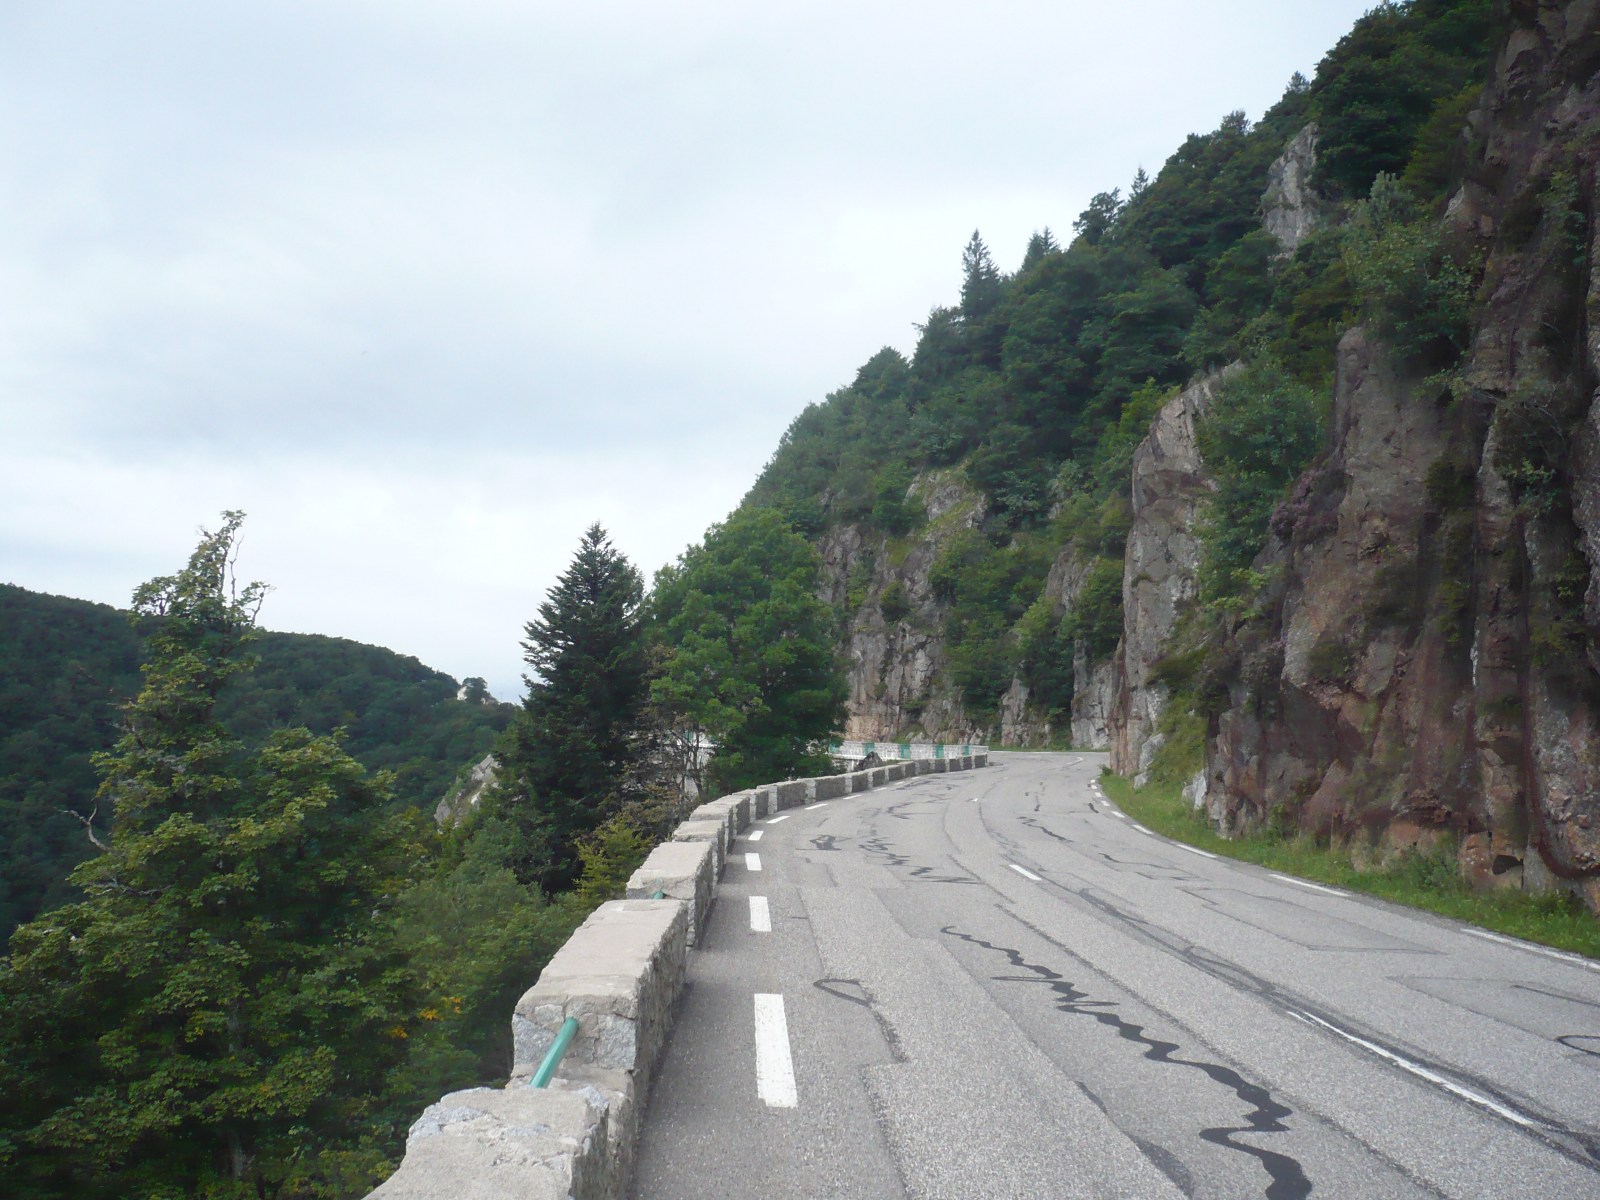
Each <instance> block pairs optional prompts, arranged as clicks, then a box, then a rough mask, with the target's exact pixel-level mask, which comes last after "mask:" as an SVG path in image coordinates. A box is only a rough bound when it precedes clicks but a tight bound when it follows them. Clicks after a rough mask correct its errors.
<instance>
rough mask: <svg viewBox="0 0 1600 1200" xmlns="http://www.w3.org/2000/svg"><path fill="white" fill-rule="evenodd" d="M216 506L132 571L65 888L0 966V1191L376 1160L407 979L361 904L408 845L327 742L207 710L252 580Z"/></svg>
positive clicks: (381, 928)
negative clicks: (138, 574) (194, 539)
mask: <svg viewBox="0 0 1600 1200" xmlns="http://www.w3.org/2000/svg"><path fill="white" fill-rule="evenodd" d="M240 519H241V515H240V514H238V513H229V514H227V515H226V520H225V523H224V524H223V526H222V528H221V529H220V530H218V531H217V532H215V533H211V534H206V535H205V536H204V538H203V540H202V541H201V543H200V545H199V547H198V548H197V549H196V550H195V552H194V554H193V556H192V557H191V558H190V560H189V564H188V566H187V567H186V568H185V569H184V570H183V571H181V572H179V573H178V574H177V575H174V576H170V577H164V578H160V579H155V580H152V581H151V582H150V583H148V584H145V585H144V586H143V587H141V588H140V589H139V590H138V592H137V593H136V594H135V597H134V608H135V613H136V616H138V617H140V618H142V619H144V620H145V621H146V622H147V623H148V624H149V625H150V626H151V632H150V636H149V640H148V647H149V648H148V652H147V654H148V657H147V661H146V663H145V665H144V667H143V672H144V685H143V688H142V690H141V691H140V693H139V695H138V697H137V698H136V699H135V700H134V701H133V702H132V703H131V704H130V706H129V708H128V710H127V714H126V726H125V732H124V734H123V736H122V738H121V740H119V741H118V742H117V744H116V746H115V748H114V749H112V750H111V751H110V752H108V753H106V754H104V755H101V756H100V757H99V767H100V770H101V777H102V781H103V782H102V785H101V787H100V790H99V793H98V796H97V801H98V809H97V810H96V812H94V813H91V814H89V815H87V816H82V815H81V814H80V818H81V819H82V820H84V821H85V823H86V825H87V826H88V830H89V833H90V836H91V837H92V838H93V839H94V840H95V842H96V845H97V846H100V847H101V848H102V853H101V854H100V856H99V857H97V858H94V859H91V860H89V861H88V862H86V863H84V864H83V865H82V866H81V867H80V868H79V869H78V870H77V872H76V873H75V875H74V882H76V883H77V884H78V885H79V886H80V887H82V888H83V889H84V891H85V892H86V893H87V896H86V898H85V899H84V900H82V901H81V902H79V903H76V904H71V905H68V906H66V907H64V908H61V909H57V910H55V911H53V912H50V913H47V914H45V915H44V916H42V917H40V918H39V919H37V920H36V921H34V922H32V923H31V924H29V925H25V926H22V927H21V928H19V929H18V930H17V931H16V933H15V934H14V935H13V937H12V940H11V943H10V955H9V959H8V960H7V961H6V962H4V963H3V964H0V1093H3V1094H4V1095H5V1096H6V1097H7V1100H8V1103H7V1104H6V1105H5V1106H3V1115H0V1178H4V1179H6V1180H7V1191H8V1194H9V1195H12V1196H21V1197H33V1196H41V1197H42V1196H59V1195H68V1194H70V1195H73V1196H78V1197H99V1196H106V1197H111V1196H147V1197H179V1196H197V1195H204V1196H208V1197H241V1198H242V1197H246V1196H249V1197H267V1196H276V1195H302V1194H311V1193H313V1192H315V1191H317V1190H318V1189H323V1188H326V1187H328V1186H329V1185H330V1181H331V1180H332V1178H333V1177H335V1176H337V1177H339V1178H340V1179H342V1185H340V1186H343V1187H344V1188H345V1189H349V1188H350V1187H351V1186H352V1183H354V1184H356V1185H359V1184H360V1183H361V1182H362V1181H363V1180H365V1181H366V1182H367V1184H368V1185H370V1183H371V1182H372V1181H373V1180H374V1179H375V1178H376V1175H377V1173H378V1172H379V1171H380V1170H381V1168H382V1166H383V1161H382V1154H381V1152H379V1151H377V1150H375V1149H373V1148H372V1146H371V1142H370V1134H371V1130H372V1121H371V1112H372V1110H373V1108H374V1107H375V1106H376V1105H377V1104H378V1102H379V1101H378V1098H379V1097H381V1096H382V1095H383V1093H384V1091H385V1076H386V1073H387V1071H388V1070H389V1069H390V1068H391V1067H392V1066H393V1065H395V1064H396V1063H397V1062H398V1061H399V1060H400V1059H401V1058H402V1056H403V1053H404V1045H403V1039H402V1038H401V1037H399V1036H398V1035H396V1036H391V1034H392V1032H393V1031H394V1030H395V1029H398V1028H402V1026H401V1024H400V1023H401V1021H402V1020H403V1019H404V1014H405V1012H406V1011H407V1001H408V999H409V997H408V995H407V989H406V984H405V981H404V980H405V977H404V975H403V972H402V971H401V969H400V964H399V963H398V961H397V957H396V956H395V955H394V953H393V951H392V949H391V946H390V941H389V936H388V929H389V924H388V921H387V920H386V917H385V915H384V911H385V907H386V904H387V899H386V898H387V897H388V896H390V895H392V894H393V893H394V892H395V891H396V881H397V879H398V878H399V877H400V876H401V875H402V873H403V872H404V871H405V870H406V869H407V864H408V862H410V861H411V860H412V859H413V858H414V857H415V855H414V852H413V851H414V847H412V846H411V845H409V844H408V842H407V840H406V838H405V837H404V836H403V834H402V832H401V828H400V824H399V819H398V818H396V817H393V816H387V815H385V813H386V810H387V809H388V807H389V802H390V800H391V794H390V791H389V788H388V785H387V781H386V780H385V779H384V778H383V777H378V778H376V779H374V778H370V777H368V776H367V774H366V772H365V770H364V769H363V768H362V767H361V766H360V764H358V763H356V762H355V761H354V760H353V759H351V758H350V757H349V756H348V755H346V754H345V753H344V752H343V751H342V750H341V749H340V747H339V745H338V743H337V741H336V740H335V739H332V738H319V737H313V736H312V735H311V734H309V733H308V732H306V731H305V730H303V729H302V730H290V731H283V732H280V733H278V734H275V735H274V736H273V737H271V738H270V739H269V741H268V742H267V744H266V745H265V746H263V747H259V748H250V747H247V746H245V745H243V744H241V743H240V742H238V741H236V740H235V739H233V738H232V737H230V735H229V734H228V732H227V730H226V729H224V728H223V727H222V726H221V725H220V724H219V723H218V721H217V719H216V715H215V706H216V701H217V697H218V695H219V693H220V692H221V691H222V690H223V688H224V686H225V685H226V684H227V682H228V680H229V679H230V678H231V677H232V676H234V675H235V674H237V673H238V672H239V671H241V670H243V669H245V668H246V667H247V666H248V665H249V663H248V660H246V659H245V658H243V657H242V652H243V650H244V648H245V647H246V646H247V644H248V642H249V639H250V637H251V636H252V631H253V626H254V618H255V611H256V608H257V606H258V604H259V602H260V600H261V597H262V595H263V590H264V589H263V588H262V587H261V585H259V584H251V585H249V586H248V587H245V588H243V589H242V590H239V589H236V588H235V586H234V581H233V547H234V543H235V535H236V533H237V530H238V527H239V522H240ZM108 810H110V811H112V812H113V813H114V817H115V824H114V827H113V829H112V831H111V833H110V835H109V840H107V839H106V838H105V837H104V836H103V835H102V834H101V833H99V832H97V831H96V830H95V826H94V822H95V820H96V819H97V818H98V816H99V815H100V814H101V813H104V812H106V811H108ZM352 1172H353V1174H354V1176H355V1178H354V1179H352Z"/></svg>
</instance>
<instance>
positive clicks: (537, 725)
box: [494, 524, 645, 892]
mask: <svg viewBox="0 0 1600 1200" xmlns="http://www.w3.org/2000/svg"><path fill="white" fill-rule="evenodd" d="M643 600H644V583H643V581H642V580H641V578H640V576H639V572H638V571H637V570H636V569H635V568H634V567H633V565H632V564H631V563H629V562H628V560H627V559H626V558H625V557H624V556H623V555H622V554H621V553H620V552H619V551H618V550H616V548H615V547H613V546H612V545H611V541H610V539H609V538H608V537H607V536H606V531H605V530H604V529H602V528H601V527H600V526H599V525H598V524H596V525H591V526H590V527H589V529H588V530H587V531H586V532H585V533H584V535H583V539H582V541H580V542H579V544H578V550H577V553H576V554H574V555H573V558H572V565H571V566H569V567H568V568H567V570H566V571H565V572H564V573H563V574H562V576H561V578H560V579H559V580H558V581H557V582H556V586H555V587H553V588H552V589H551V590H550V594H549V596H548V597H547V598H546V599H545V602H544V603H543V604H541V605H540V606H539V615H538V616H537V617H536V618H535V619H534V620H532V621H529V622H528V624H527V627H526V633H527V637H526V639H525V640H524V641H523V643H522V649H523V659H524V661H525V662H526V663H527V664H528V666H530V667H531V668H532V672H531V673H530V674H528V675H526V676H524V682H525V683H526V684H527V685H528V694H527V696H526V697H525V698H524V699H523V702H522V710H521V711H520V712H519V713H518V714H517V717H516V719H515V720H514V721H513V722H512V724H511V727H510V728H509V729H508V730H507V731H506V735H505V737H504V738H503V739H502V741H501V744H500V747H499V750H498V751H497V754H498V757H499V759H500V774H499V781H500V782H499V797H498V799H497V800H496V801H495V802H494V803H495V807H497V808H498V809H499V811H500V812H501V814H502V815H504V816H506V817H508V818H509V819H510V820H511V821H512V824H513V825H514V826H515V827H516V829H517V830H518V833H519V843H520V845H519V847H518V849H517V851H516V857H515V861H514V862H513V864H512V865H513V866H514V867H515V868H516V870H517V873H518V875H519V877H521V878H522V879H523V880H524V882H537V883H538V884H539V885H540V886H541V887H543V888H544V889H545V890H546V891H549V892H555V891H560V890H562V889H564V888H566V887H569V886H571V884H572V883H573V881H574V880H576V879H577V877H578V873H579V870H580V863H579V859H578V853H577V842H578V839H580V838H581V837H582V836H583V835H584V834H586V833H589V832H590V831H591V830H593V829H594V828H595V827H596V826H597V825H599V824H600V822H601V821H602V820H604V819H605V817H606V816H607V815H609V812H610V810H611V809H612V808H613V807H615V805H616V803H617V802H618V801H619V800H620V799H622V798H623V792H624V790H625V787H624V782H623V781H624V778H625V776H626V775H627V772H628V767H629V757H630V748H631V744H632V741H633V737H634V734H635V732H636V731H637V729H638V725H639V711H640V708H641V706H642V705H643V702H644V696H645V656H644V642H643V630H642V626H641V619H640V606H641V604H642V603H643Z"/></svg>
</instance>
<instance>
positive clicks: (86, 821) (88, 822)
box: [61, 804, 111, 853]
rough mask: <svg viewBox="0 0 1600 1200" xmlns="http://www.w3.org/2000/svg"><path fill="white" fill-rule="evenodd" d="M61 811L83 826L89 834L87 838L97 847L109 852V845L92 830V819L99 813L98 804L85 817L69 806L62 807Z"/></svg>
mask: <svg viewBox="0 0 1600 1200" xmlns="http://www.w3.org/2000/svg"><path fill="white" fill-rule="evenodd" d="M61 811H62V812H64V813H66V814H67V816H69V817H71V818H72V819H73V820H75V821H77V822H78V824H80V825H82V826H83V829H84V832H85V833H87V834H88V835H89V840H90V841H91V842H93V843H94V844H95V846H96V847H97V848H99V849H100V850H103V851H105V852H107V853H109V852H110V850H111V847H110V846H108V845H106V844H105V843H104V842H102V841H101V840H100V838H99V835H97V834H96V833H95V831H94V819H95V817H97V816H99V815H100V806H99V805H98V804H96V805H95V806H94V811H93V812H92V813H90V814H89V815H88V816H87V817H86V816H84V815H83V814H82V813H80V812H76V811H74V810H73V809H70V808H63V809H62V810H61Z"/></svg>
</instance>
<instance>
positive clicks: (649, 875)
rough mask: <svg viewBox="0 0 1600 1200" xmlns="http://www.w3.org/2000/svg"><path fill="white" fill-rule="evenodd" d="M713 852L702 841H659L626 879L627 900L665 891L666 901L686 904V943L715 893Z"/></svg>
mask: <svg viewBox="0 0 1600 1200" xmlns="http://www.w3.org/2000/svg"><path fill="white" fill-rule="evenodd" d="M716 861H717V852H716V849H715V847H714V846H713V844H712V843H711V842H709V841H705V842H662V843H661V844H660V845H659V846H657V847H656V848H655V849H654V850H652V851H650V856H649V857H648V858H646V859H645V860H644V862H643V863H642V864H641V865H640V867H639V869H638V870H637V871H635V872H634V873H633V875H632V876H631V877H630V878H629V879H628V893H627V898H628V899H629V900H649V899H651V898H652V897H653V896H654V895H655V893H656V892H658V891H660V892H665V893H666V896H667V899H669V900H682V901H683V902H684V903H685V904H687V905H688V906H689V945H691V946H692V945H694V944H695V942H696V941H697V940H698V938H699V936H700V930H702V929H704V928H705V923H706V913H707V912H708V911H709V910H710V908H711V898H712V896H713V895H714V894H715V892H716V875H715V874H714V873H713V868H714V867H715V865H716Z"/></svg>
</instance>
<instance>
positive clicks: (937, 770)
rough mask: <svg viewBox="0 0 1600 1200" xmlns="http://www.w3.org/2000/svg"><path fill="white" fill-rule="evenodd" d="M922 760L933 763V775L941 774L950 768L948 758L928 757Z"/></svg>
mask: <svg viewBox="0 0 1600 1200" xmlns="http://www.w3.org/2000/svg"><path fill="white" fill-rule="evenodd" d="M923 761H925V762H930V763H932V764H933V773H934V774H935V775H943V774H944V773H945V772H947V771H948V770H949V769H950V760H949V759H948V758H929V759H924V760H923Z"/></svg>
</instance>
